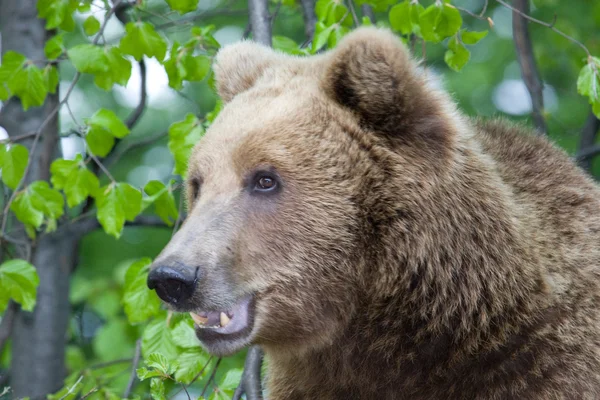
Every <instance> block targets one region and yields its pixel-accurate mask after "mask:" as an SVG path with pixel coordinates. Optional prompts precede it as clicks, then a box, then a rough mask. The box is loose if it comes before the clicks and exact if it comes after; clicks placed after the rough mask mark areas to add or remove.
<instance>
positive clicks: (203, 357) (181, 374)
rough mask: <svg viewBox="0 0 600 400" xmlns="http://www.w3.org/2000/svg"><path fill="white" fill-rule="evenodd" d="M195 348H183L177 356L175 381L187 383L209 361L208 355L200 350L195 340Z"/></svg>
mask: <svg viewBox="0 0 600 400" xmlns="http://www.w3.org/2000/svg"><path fill="white" fill-rule="evenodd" d="M196 343H197V344H196V347H195V348H188V349H185V350H184V351H183V352H182V353H181V354H179V356H177V363H178V367H177V371H175V379H176V380H177V382H181V383H185V384H189V383H191V382H192V380H193V379H194V378H195V377H196V376H197V375H198V374H199V373H200V372H201V371H202V369H203V368H204V366H205V365H206V364H207V363H208V361H209V356H208V355H207V354H206V353H205V352H204V351H203V350H202V348H201V347H200V345H199V344H198V341H197V340H196Z"/></svg>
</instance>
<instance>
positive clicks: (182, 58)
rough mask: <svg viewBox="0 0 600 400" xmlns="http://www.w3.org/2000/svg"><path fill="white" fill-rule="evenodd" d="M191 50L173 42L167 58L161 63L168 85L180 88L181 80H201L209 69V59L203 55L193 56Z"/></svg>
mask: <svg viewBox="0 0 600 400" xmlns="http://www.w3.org/2000/svg"><path fill="white" fill-rule="evenodd" d="M192 50H193V48H185V47H180V45H179V43H177V42H175V43H173V47H172V48H171V54H170V57H169V59H168V60H167V61H165V62H164V64H163V65H164V67H165V71H166V72H167V75H168V77H169V86H171V87H172V88H174V89H177V90H179V89H181V88H182V83H183V80H188V81H201V80H203V79H204V78H205V77H206V75H208V72H209V71H210V66H211V59H210V58H209V57H207V56H204V55H198V56H194V55H193V54H192Z"/></svg>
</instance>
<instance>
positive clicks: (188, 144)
mask: <svg viewBox="0 0 600 400" xmlns="http://www.w3.org/2000/svg"><path fill="white" fill-rule="evenodd" d="M202 135H204V127H203V126H202V124H201V123H200V120H199V119H198V118H196V116H195V115H194V114H187V115H186V116H185V119H184V120H183V121H179V122H175V123H174V124H172V125H171V126H170V127H169V150H171V153H172V154H173V157H174V158H175V173H176V174H179V175H181V176H185V174H186V172H187V162H188V159H189V157H190V154H191V152H192V148H193V147H194V145H195V144H196V143H198V141H199V140H200V138H201V137H202Z"/></svg>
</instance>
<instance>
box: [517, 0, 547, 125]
mask: <svg viewBox="0 0 600 400" xmlns="http://www.w3.org/2000/svg"><path fill="white" fill-rule="evenodd" d="M514 4H515V8H514V9H513V24H512V25H513V37H514V39H515V47H516V50H517V60H518V61H519V66H520V67H521V76H523V81H524V82H525V86H527V91H528V92H529V96H530V97H531V105H532V109H533V110H532V113H533V123H534V125H535V127H536V128H537V130H538V133H540V134H544V135H547V134H548V128H547V127H546V120H545V119H544V95H543V88H544V86H543V83H542V80H541V79H540V73H539V71H538V69H537V65H536V62H535V56H534V55H533V45H532V44H531V38H530V37H529V31H528V29H527V20H526V19H525V18H524V17H523V16H522V15H526V13H527V12H528V11H529V0H515V3H514Z"/></svg>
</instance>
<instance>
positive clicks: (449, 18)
mask: <svg viewBox="0 0 600 400" xmlns="http://www.w3.org/2000/svg"><path fill="white" fill-rule="evenodd" d="M461 26H462V17H461V16H460V12H459V11H458V10H457V9H456V8H454V7H452V6H450V5H449V4H446V3H444V5H443V6H442V12H441V14H440V17H439V20H438V21H437V24H436V28H435V30H436V32H437V33H438V34H439V35H440V36H441V37H442V38H447V37H450V36H453V35H455V34H456V33H457V32H458V31H459V30H460V27H461Z"/></svg>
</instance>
